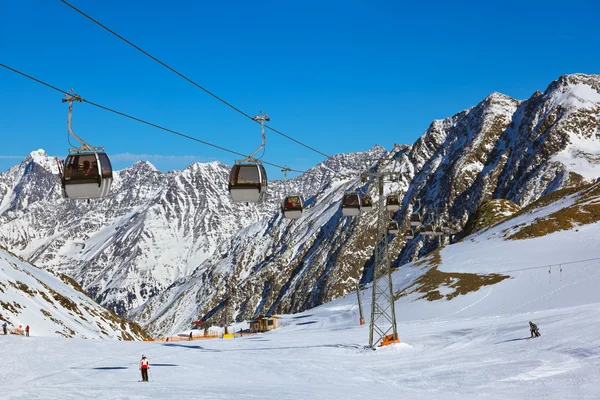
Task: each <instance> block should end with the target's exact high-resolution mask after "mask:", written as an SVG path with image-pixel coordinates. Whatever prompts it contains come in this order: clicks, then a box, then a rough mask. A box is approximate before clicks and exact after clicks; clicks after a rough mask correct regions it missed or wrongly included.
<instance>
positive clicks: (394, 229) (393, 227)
mask: <svg viewBox="0 0 600 400" xmlns="http://www.w3.org/2000/svg"><path fill="white" fill-rule="evenodd" d="M399 230H400V228H398V222H396V221H390V222H389V223H388V233H390V234H392V235H395V234H396V233H398V231H399Z"/></svg>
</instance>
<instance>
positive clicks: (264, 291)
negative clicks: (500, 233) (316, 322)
mask: <svg viewBox="0 0 600 400" xmlns="http://www.w3.org/2000/svg"><path fill="white" fill-rule="evenodd" d="M599 87H600V77H599V76H596V75H567V76H563V77H561V78H559V79H558V80H557V81H554V82H552V83H551V84H550V86H549V87H548V88H547V89H546V91H545V92H544V93H541V92H536V93H534V94H533V95H532V96H531V98H529V99H527V100H525V101H517V100H514V99H512V98H510V97H508V96H505V95H502V94H499V93H492V94H491V95H489V96H488V97H487V98H485V99H484V100H483V101H482V102H481V103H479V104H477V105H476V106H475V107H473V108H470V109H468V110H465V111H462V112H460V113H458V114H456V115H454V116H452V117H450V118H447V119H444V120H439V121H434V122H432V124H431V125H430V127H429V128H428V129H427V131H425V132H424V133H423V135H422V136H421V137H420V138H419V139H418V140H417V141H416V142H415V143H414V144H412V145H410V146H395V147H394V148H393V149H392V150H391V151H389V152H388V151H386V150H385V149H384V148H382V147H380V146H375V147H374V148H372V149H371V150H368V151H366V152H361V153H352V154H340V155H337V156H335V157H332V158H330V159H328V160H326V161H324V162H323V163H321V164H319V165H317V166H315V167H314V168H312V169H310V170H309V171H307V172H306V173H304V174H303V175H301V176H299V177H297V178H295V179H293V180H291V181H288V185H287V190H288V191H293V192H300V193H303V194H304V196H305V198H306V200H307V205H308V207H307V209H306V212H305V213H304V215H303V216H302V217H301V218H300V219H298V220H293V221H290V220H286V219H284V218H282V215H281V213H280V211H279V207H280V202H281V199H282V198H283V196H284V193H285V191H284V187H283V184H282V182H277V181H275V182H270V183H269V199H268V200H267V201H266V202H264V203H262V204H258V205H255V204H249V205H246V204H236V203H232V202H231V200H230V197H229V195H228V193H227V177H228V174H229V168H228V167H227V166H225V165H223V164H221V163H218V162H213V163H208V164H192V165H191V166H189V167H187V168H186V169H184V170H182V171H173V172H168V173H162V172H159V171H157V170H156V169H155V168H154V167H153V166H152V165H151V164H149V163H144V162H140V163H137V164H135V165H134V166H132V167H130V168H127V169H125V170H123V171H119V172H117V173H115V182H114V189H113V190H112V194H111V196H110V197H109V198H107V199H104V200H95V201H92V202H90V203H89V204H88V203H85V202H72V201H70V200H65V199H62V198H61V197H60V188H59V180H58V177H57V175H56V174H57V171H58V170H57V168H56V164H55V161H54V160H53V159H52V158H50V157H47V156H46V155H45V154H44V153H43V151H37V152H33V153H32V155H30V157H28V158H27V159H26V160H24V161H23V162H22V163H21V164H19V165H16V166H14V167H12V168H11V169H9V170H8V171H7V172H6V173H4V174H0V243H1V244H4V245H6V246H7V247H8V248H11V249H12V250H13V251H15V252H17V253H19V254H20V255H22V256H24V257H26V258H28V259H29V260H31V261H34V262H36V263H37V264H38V265H40V266H45V267H52V268H53V269H57V270H60V271H61V272H64V273H66V274H68V275H69V276H71V277H73V278H74V279H76V280H77V281H78V282H79V283H81V284H82V286H83V287H84V288H85V289H86V290H88V292H90V293H91V294H92V295H93V297H94V298H95V299H96V300H98V301H99V302H101V303H102V304H104V305H107V306H109V307H110V308H112V309H114V310H116V311H117V312H119V313H120V314H128V315H129V316H131V317H133V318H135V319H136V320H137V321H139V322H141V323H142V324H144V325H145V326H146V327H147V328H148V329H149V330H150V331H152V332H155V333H164V332H168V331H176V330H178V329H185V328H186V327H189V324H190V322H191V321H192V320H195V319H197V318H198V317H200V316H203V315H205V314H207V313H209V314H211V315H212V320H213V321H214V322H218V320H221V319H224V318H225V317H226V315H225V313H226V312H228V313H229V314H228V315H227V317H228V318H238V319H242V318H249V317H252V316H253V315H256V314H260V313H270V312H296V311H300V310H304V309H307V308H310V307H313V306H316V305H318V304H321V303H323V302H326V301H329V300H331V299H333V298H335V297H338V296H340V295H342V294H344V293H347V292H349V291H352V290H354V289H355V287H356V285H357V283H358V282H359V281H361V280H362V281H363V282H366V281H369V280H370V279H371V278H372V262H373V248H374V244H375V240H376V238H375V222H376V221H375V218H376V213H375V212H371V213H367V214H363V215H361V216H360V218H347V217H343V216H342V215H341V212H340V209H339V206H340V200H341V198H342V195H343V193H344V191H346V190H359V191H361V192H363V193H369V194H371V196H372V197H373V200H374V201H377V200H378V196H377V193H376V190H375V189H376V187H375V185H373V184H371V183H368V182H367V183H364V182H360V180H358V179H357V176H358V173H359V172H360V171H364V170H365V168H367V167H369V168H371V169H372V170H395V171H397V172H399V173H400V176H401V177H400V179H399V180H398V181H395V182H393V183H389V184H387V185H386V189H385V190H386V192H385V195H388V194H398V195H400V197H401V198H402V199H403V201H402V207H401V209H400V210H399V211H398V212H396V214H395V215H394V218H395V219H396V220H397V221H398V222H399V223H400V224H401V226H403V227H404V228H407V227H408V217H409V215H410V213H411V212H412V211H413V208H414V205H415V204H416V200H417V199H419V200H420V204H421V206H422V207H421V212H422V213H423V214H424V216H425V219H426V221H434V222H435V221H439V220H441V219H444V220H449V221H455V222H457V223H458V224H460V225H461V226H464V224H465V223H466V221H467V219H468V217H469V216H470V215H471V214H473V213H474V212H475V211H476V210H477V209H478V208H479V206H480V205H481V204H482V203H484V202H486V201H489V200H493V199H506V200H507V201H511V202H514V203H515V204H516V205H518V206H521V207H522V206H525V205H527V204H529V203H531V202H533V201H535V200H536V199H538V198H539V197H541V196H543V195H545V194H548V193H551V192H553V191H555V190H557V189H560V188H564V187H569V186H572V185H578V184H581V183H583V182H585V181H589V180H592V179H594V178H595V177H596V176H599V175H600V164H599V163H600V137H599V135H598V125H599V123H600V121H599V115H600V93H599ZM377 157H387V158H393V159H394V160H395V162H382V163H372V164H369V163H368V162H367V161H366V160H367V159H370V158H377ZM438 240H439V239H435V240H434V239H424V238H423V237H422V236H417V237H415V239H412V240H410V241H409V242H408V243H404V241H403V240H402V238H401V237H400V235H399V236H398V237H396V238H395V239H394V240H392V242H391V243H392V251H393V255H394V258H395V259H396V261H395V264H396V265H398V264H402V263H404V262H406V261H409V260H412V259H415V258H417V257H420V256H422V255H423V254H425V253H427V252H429V251H431V250H432V249H433V248H435V247H436V246H437V245H438V244H439V243H438V242H437V241H438ZM226 299H228V301H226ZM225 304H226V305H227V306H228V307H225Z"/></svg>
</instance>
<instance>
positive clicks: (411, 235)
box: [404, 229, 415, 240]
mask: <svg viewBox="0 0 600 400" xmlns="http://www.w3.org/2000/svg"><path fill="white" fill-rule="evenodd" d="M414 237H415V232H414V231H413V230H412V229H407V230H405V231H404V239H406V240H410V239H414Z"/></svg>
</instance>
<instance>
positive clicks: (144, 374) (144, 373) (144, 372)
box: [140, 354, 150, 382]
mask: <svg viewBox="0 0 600 400" xmlns="http://www.w3.org/2000/svg"><path fill="white" fill-rule="evenodd" d="M149 369H150V361H148V359H147V358H146V356H145V355H144V354H142V360H141V361H140V371H142V382H148V370H149Z"/></svg>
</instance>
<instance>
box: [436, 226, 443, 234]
mask: <svg viewBox="0 0 600 400" xmlns="http://www.w3.org/2000/svg"><path fill="white" fill-rule="evenodd" d="M433 235H434V236H444V230H443V229H442V227H441V226H436V227H435V228H433Z"/></svg>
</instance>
